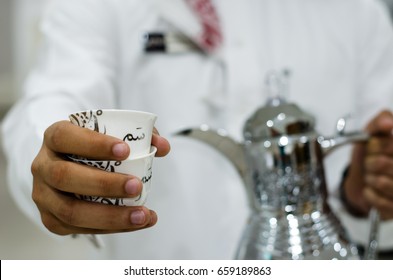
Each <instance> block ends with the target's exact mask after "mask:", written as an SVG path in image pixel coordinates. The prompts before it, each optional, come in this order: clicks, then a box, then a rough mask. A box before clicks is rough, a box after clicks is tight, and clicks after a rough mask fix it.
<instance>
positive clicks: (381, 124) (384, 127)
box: [366, 110, 393, 135]
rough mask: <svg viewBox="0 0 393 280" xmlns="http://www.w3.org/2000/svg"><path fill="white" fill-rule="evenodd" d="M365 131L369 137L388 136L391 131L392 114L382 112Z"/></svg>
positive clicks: (392, 127)
mask: <svg viewBox="0 0 393 280" xmlns="http://www.w3.org/2000/svg"><path fill="white" fill-rule="evenodd" d="M366 130H367V131H368V132H369V133H370V134H371V135H390V134H392V131H393V114H392V112H390V111H387V110H385V111H382V112H381V113H379V114H378V115H377V116H376V117H375V118H373V119H372V120H371V121H370V122H369V124H368V125H367V128H366Z"/></svg>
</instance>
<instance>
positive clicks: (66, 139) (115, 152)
mask: <svg viewBox="0 0 393 280" xmlns="http://www.w3.org/2000/svg"><path fill="white" fill-rule="evenodd" d="M44 144H45V145H47V147H48V148H49V149H51V150H52V151H54V152H57V153H63V154H74V155H78V156H82V157H86V158H91V159H107V160H124V159H126V158H127V156H128V155H129V153H130V148H129V146H128V145H127V144H126V143H125V142H123V141H122V140H121V139H118V138H115V137H112V136H109V135H105V134H102V133H99V132H96V131H93V130H90V129H88V128H81V127H79V126H77V125H74V124H72V123H70V122H69V121H60V122H57V123H54V124H53V125H51V126H50V127H48V128H47V130H46V131H45V134H44Z"/></svg>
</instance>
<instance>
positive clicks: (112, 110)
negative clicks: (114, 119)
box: [68, 109, 157, 118]
mask: <svg viewBox="0 0 393 280" xmlns="http://www.w3.org/2000/svg"><path fill="white" fill-rule="evenodd" d="M90 111H92V112H97V111H103V112H107V113H132V114H140V115H150V116H152V117H155V118H157V115H156V114H154V113H151V112H147V111H141V110H128V109H88V110H81V111H77V112H73V113H71V114H69V115H68V117H71V116H72V115H75V114H81V113H87V112H90Z"/></svg>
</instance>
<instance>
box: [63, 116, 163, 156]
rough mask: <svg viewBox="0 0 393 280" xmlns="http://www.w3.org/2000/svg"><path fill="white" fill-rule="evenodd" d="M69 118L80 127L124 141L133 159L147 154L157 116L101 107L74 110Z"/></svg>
mask: <svg viewBox="0 0 393 280" xmlns="http://www.w3.org/2000/svg"><path fill="white" fill-rule="evenodd" d="M69 119H70V121H71V123H73V124H75V125H78V126H80V127H84V128H88V129H91V130H94V131H97V132H100V133H103V134H107V135H110V136H114V137H116V138H119V139H121V140H123V141H125V142H126V143H127V144H128V145H129V146H130V150H131V152H130V155H129V157H128V159H133V158H137V157H140V156H142V155H147V154H149V152H150V146H151V138H152V133H153V127H154V124H155V121H156V119H157V116H156V115H155V114H152V113H148V112H142V111H132V110H113V109H102V110H88V111H82V112H76V113H73V114H71V115H70V116H69Z"/></svg>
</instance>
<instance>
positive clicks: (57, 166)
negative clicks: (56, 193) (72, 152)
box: [47, 161, 69, 187]
mask: <svg viewBox="0 0 393 280" xmlns="http://www.w3.org/2000/svg"><path fill="white" fill-rule="evenodd" d="M48 169H49V172H48V177H47V178H48V181H49V182H50V184H51V185H52V186H56V187H60V186H62V185H66V183H67V182H66V180H67V179H66V178H67V177H68V173H69V166H68V164H66V162H62V161H59V162H55V163H53V164H51V165H50V166H48Z"/></svg>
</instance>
